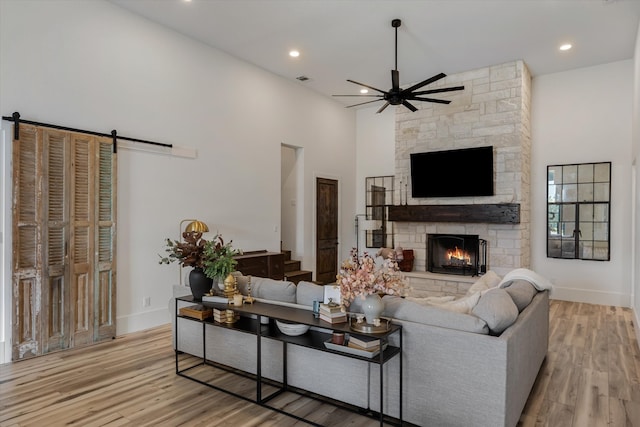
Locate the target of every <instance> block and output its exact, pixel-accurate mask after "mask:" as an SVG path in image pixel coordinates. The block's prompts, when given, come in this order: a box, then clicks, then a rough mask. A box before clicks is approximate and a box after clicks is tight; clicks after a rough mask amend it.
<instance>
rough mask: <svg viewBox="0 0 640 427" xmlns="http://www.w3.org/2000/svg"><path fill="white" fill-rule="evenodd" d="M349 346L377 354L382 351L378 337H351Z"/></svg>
mask: <svg viewBox="0 0 640 427" xmlns="http://www.w3.org/2000/svg"><path fill="white" fill-rule="evenodd" d="M347 345H348V346H349V347H351V348H355V349H358V350H365V351H370V352H372V353H373V352H376V353H377V352H378V351H379V350H380V339H379V338H376V337H367V336H355V335H351V336H350V337H349V342H348V343H347Z"/></svg>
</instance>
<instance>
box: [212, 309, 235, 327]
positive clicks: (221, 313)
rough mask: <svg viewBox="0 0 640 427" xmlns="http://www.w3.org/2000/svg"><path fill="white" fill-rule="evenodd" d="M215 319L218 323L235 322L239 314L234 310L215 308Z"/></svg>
mask: <svg viewBox="0 0 640 427" xmlns="http://www.w3.org/2000/svg"><path fill="white" fill-rule="evenodd" d="M213 320H215V321H216V322H218V323H233V322H235V321H236V320H237V316H236V313H235V312H234V311H233V310H219V309H217V308H214V309H213Z"/></svg>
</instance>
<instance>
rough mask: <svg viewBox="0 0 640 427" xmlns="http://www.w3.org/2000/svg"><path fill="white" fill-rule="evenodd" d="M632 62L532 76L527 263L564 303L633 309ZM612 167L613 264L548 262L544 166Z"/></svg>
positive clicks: (549, 259)
mask: <svg viewBox="0 0 640 427" xmlns="http://www.w3.org/2000/svg"><path fill="white" fill-rule="evenodd" d="M632 65H633V63H632V61H630V60H628V61H620V62H614V63H609V64H604V65H599V66H595V67H588V68H581V69H576V70H572V71H568V72H563V73H556V74H548V75H544V76H539V77H536V78H534V79H533V91H532V96H531V99H532V108H531V130H532V131H531V134H532V144H531V146H532V149H531V152H532V153H531V162H532V166H533V167H532V172H531V182H532V189H531V190H532V191H531V194H532V204H531V206H532V212H531V216H532V220H531V231H532V232H531V241H532V251H531V254H532V256H531V261H532V267H533V269H535V270H536V271H538V272H539V273H541V274H543V275H544V276H546V277H548V278H549V279H551V281H552V282H553V283H554V284H555V287H554V290H553V292H552V294H551V296H552V297H553V298H556V299H567V300H572V301H582V302H589V303H598V304H610V305H617V306H625V307H629V306H630V304H631V300H630V295H631V282H630V280H631V267H632V263H631V255H630V251H631V214H630V212H631V201H630V200H631V108H632V96H631V93H632V81H633V79H632ZM605 161H611V162H612V174H611V175H612V176H611V180H612V188H611V223H610V225H611V235H610V239H611V261H608V262H597V261H582V260H564V259H553V258H547V257H546V216H545V213H546V202H545V201H546V167H547V165H552V164H565V163H585V162H605Z"/></svg>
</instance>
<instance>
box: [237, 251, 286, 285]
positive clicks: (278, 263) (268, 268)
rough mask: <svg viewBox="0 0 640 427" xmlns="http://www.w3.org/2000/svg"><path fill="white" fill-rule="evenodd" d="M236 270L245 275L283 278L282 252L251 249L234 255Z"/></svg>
mask: <svg viewBox="0 0 640 427" xmlns="http://www.w3.org/2000/svg"><path fill="white" fill-rule="evenodd" d="M234 258H235V260H236V261H238V264H237V265H236V270H238V271H239V272H241V273H242V274H243V275H245V276H257V277H268V278H270V279H274V280H283V279H284V254H283V253H282V252H267V251H266V250H264V251H252V252H245V253H244V254H242V255H237V256H235V257H234Z"/></svg>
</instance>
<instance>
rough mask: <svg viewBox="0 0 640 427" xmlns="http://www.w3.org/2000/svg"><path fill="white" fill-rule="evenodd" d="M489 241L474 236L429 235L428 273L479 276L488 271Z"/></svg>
mask: <svg viewBox="0 0 640 427" xmlns="http://www.w3.org/2000/svg"><path fill="white" fill-rule="evenodd" d="M486 260H487V241H486V240H483V239H480V238H479V237H478V235H472V234H428V235H427V271H430V272H431V273H443V274H457V275H462V276H477V275H478V274H481V273H485V272H486V271H487V262H486Z"/></svg>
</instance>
